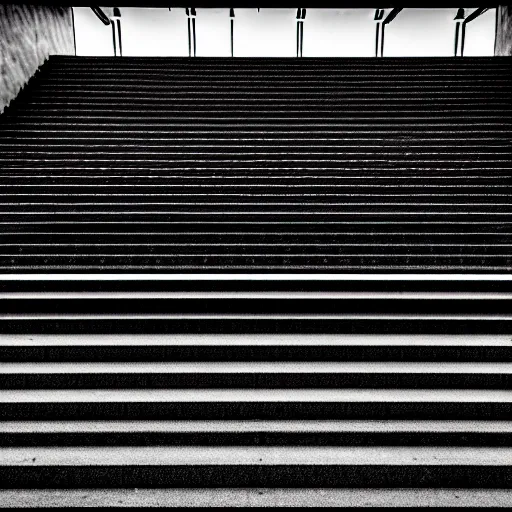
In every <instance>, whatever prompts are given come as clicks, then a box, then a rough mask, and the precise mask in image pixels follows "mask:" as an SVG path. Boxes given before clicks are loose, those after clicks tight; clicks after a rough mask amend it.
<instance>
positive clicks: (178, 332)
mask: <svg viewBox="0 0 512 512" xmlns="http://www.w3.org/2000/svg"><path fill="white" fill-rule="evenodd" d="M511 72H512V59H510V58H458V59H442V58H428V59H426V58H424V59H408V58H400V59H393V58H385V59H327V58H325V59H245V58H237V59H213V58H212V59H201V58H195V59H181V58H75V57H51V58H50V59H49V60H48V61H47V62H46V63H45V64H44V65H43V66H42V67H41V68H40V70H39V71H38V72H37V74H36V75H35V76H34V77H33V78H32V79H31V80H30V82H29V83H28V85H27V86H26V87H25V88H24V90H23V91H22V92H21V93H20V95H19V96H18V98H16V100H14V101H13V102H12V104H11V105H10V106H9V107H8V108H7V109H6V111H5V112H4V114H3V115H1V116H0V188H1V198H0V222H1V228H0V274H1V275H0V361H1V362H0V418H1V421H0V487H1V488H2V489H3V490H1V491H0V500H2V498H4V499H5V500H6V502H7V503H10V501H9V500H12V499H16V498H13V496H14V497H15V496H16V493H18V494H17V496H18V498H17V499H18V500H19V499H20V498H19V492H20V491H19V489H23V493H25V494H24V495H23V496H25V497H26V496H28V495H29V494H27V493H30V492H33V493H36V490H37V489H48V488H50V489H66V492H67V493H71V492H75V491H73V490H78V489H80V490H83V489H84V488H88V489H90V490H91V492H99V491H98V490H99V489H103V490H105V489H106V488H110V489H135V488H141V489H146V490H147V489H154V492H155V493H156V492H157V490H156V489H157V488H165V489H169V488H174V489H175V490H176V491H175V492H178V491H179V490H180V489H181V491H183V492H186V493H189V494H186V495H184V496H185V498H183V500H182V501H181V503H184V502H187V500H189V501H190V499H191V498H190V496H191V494H190V493H193V488H197V489H203V490H204V491H205V492H206V490H207V489H209V491H208V492H209V493H210V494H209V495H208V496H209V497H208V498H204V495H203V497H202V498H201V499H203V503H204V500H206V502H207V504H212V503H214V501H215V493H217V494H218V493H222V492H225V491H226V490H228V489H229V490H230V492H233V493H235V494H231V495H226V494H218V496H220V497H219V498H218V499H219V500H220V501H219V502H222V503H224V504H225V503H226V502H228V501H229V499H232V500H233V499H234V498H233V496H238V498H236V499H235V502H236V500H238V502H239V503H240V499H241V498H240V495H236V492H238V491H237V489H238V490H240V489H248V488H250V489H263V490H261V491H259V492H261V495H262V496H265V495H266V494H265V493H267V491H268V490H269V489H274V491H276V489H281V491H279V492H285V491H286V490H287V491H286V492H288V491H289V492H290V493H291V494H289V496H288V497H287V498H282V495H280V496H281V498H282V499H283V500H284V502H285V503H288V504H303V503H305V500H306V501H307V499H310V500H313V501H312V503H317V504H323V503H327V502H329V500H331V501H330V502H329V503H331V504H332V503H335V504H337V505H339V506H341V505H347V504H364V503H369V502H372V500H373V502H374V503H375V504H381V503H383V502H384V501H386V500H388V501H389V499H391V498H389V495H388V494H386V493H388V492H390V491H391V490H400V491H399V493H398V494H395V495H393V496H394V497H393V498H392V499H391V503H392V504H394V505H400V504H403V503H404V499H405V498H404V496H405V497H406V496H407V492H409V491H407V490H406V489H409V490H413V489H415V490H418V489H419V488H422V489H424V490H425V492H427V495H424V494H415V495H409V497H410V499H411V500H412V501H411V503H413V504H414V503H415V504H422V501H421V499H424V500H425V501H424V502H425V503H430V504H431V503H434V502H433V501H432V500H434V501H435V499H437V498H439V496H440V494H439V492H440V490H441V489H444V490H446V489H454V490H456V492H457V496H455V494H451V495H449V496H448V497H446V496H445V498H446V500H448V501H446V500H445V502H450V500H452V501H456V498H458V497H461V498H464V497H466V498H467V499H470V497H471V496H473V497H474V496H475V494H474V493H480V494H479V495H478V496H480V498H482V499H483V500H484V501H485V503H486V504H489V503H491V502H490V501H489V500H491V501H492V500H495V501H494V502H492V503H491V504H499V503H505V502H506V501H508V503H510V494H506V491H504V490H505V489H510V488H511V487H512V392H511V390H510V389H511V383H512V375H511V374H512V274H511V269H512V223H511V220H512V194H511V192H512V181H511V176H512V155H511V142H512V124H511V120H512V103H511V101H510V97H511V93H512V81H511V78H510V77H511V76H512V74H511ZM312 488H316V489H317V490H323V492H327V490H330V491H329V492H335V493H338V494H334V495H332V494H329V495H327V494H325V493H324V494H318V491H314V492H313V491H311V492H313V494H308V495H303V496H302V498H300V495H298V494H293V492H292V489H297V490H300V489H312ZM93 490H94V491H93ZM185 490H186V491H185ZM181 491H180V492H181ZM56 492H57V491H56ZM80 492H82V491H80ZM169 492H171V491H169ZM247 492H248V491H247ZM276 492H277V491H276ZM315 492H316V493H317V494H315ZM393 492H394V491H393ZM415 492H420V491H415ZM454 492H455V491H454ZM504 492H505V494H503V493H504ZM9 493H11V494H9ZM13 493H14V494H13ZM350 493H352V494H350ZM364 493H367V494H364ZM368 493H370V494H368ZM428 493H430V494H428ZM436 493H437V494H436ZM471 493H473V494H471ZM482 493H483V494H482ZM500 493H502V494H500ZM34 496H36V494H34ZM76 496H77V497H76V499H77V500H78V501H79V500H80V499H81V498H80V496H79V495H76ZM120 496H123V495H122V494H121V495H120ZM154 496H155V495H153V498H151V499H156V498H154ZM172 496H173V494H172V493H171V494H166V495H163V496H162V495H160V498H158V500H161V501H159V502H158V503H160V504H169V502H170V501H169V500H171V498H172ZM174 496H176V495H175V494H174ZM187 496H188V497H187ZM230 496H231V498H230ZM298 496H299V497H298ZM308 496H309V498H307V497H308ZM411 496H412V497H411ZM422 496H423V498H422ZM312 497H313V498H312ZM246 498H247V496H245V498H244V499H246ZM256 498H257V496H256ZM256 498H255V499H256ZM34 499H36V498H34ZM37 499H38V500H39V499H42V498H41V496H39V497H38V498H37ZM131 499H132V500H134V499H135V498H134V497H133V496H132V498H131ZM148 499H150V498H148ZM247 499H248V498H247ZM258 499H259V498H258ZM258 499H256V502H258ZM262 499H263V498H262ZM262 499H260V501H259V502H258V503H261V502H262ZM272 499H274V501H273V502H272ZM276 499H277V498H276V495H274V498H272V497H270V498H269V500H270V502H272V503H275V502H276ZM158 500H157V501H158ZM208 500H210V501H208ZM212 500H213V501H212ZM294 500H295V501H294ZM365 500H366V501H365ZM393 500H394V501H393ZM486 500H487V501H486ZM500 500H501V501H500ZM249 501H250V500H249ZM256 502H255V503H256ZM247 503H248V502H247ZM436 503H437V502H436ZM441 504H443V503H441Z"/></svg>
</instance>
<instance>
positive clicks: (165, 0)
mask: <svg viewBox="0 0 512 512" xmlns="http://www.w3.org/2000/svg"><path fill="white" fill-rule="evenodd" d="M0 4H31V5H55V6H72V7H92V6H93V5H94V4H93V2H91V1H87V0H85V1H84V0H72V1H68V0H29V1H26V2H17V1H15V0H9V1H6V2H2V1H0ZM96 5H97V4H96ZM498 5H499V3H496V2H469V3H468V2H464V4H463V5H461V4H460V3H454V2H435V1H423V2H418V1H416V2H405V1H403V2H390V1H385V2H379V1H378V0H373V1H357V0H343V1H338V2H333V1H332V0H331V1H329V0H119V1H118V2H109V3H101V4H100V6H102V7H166V8H167V7H208V8H214V7H239V8H242V7H246V8H247V7H254V8H257V7H262V8H270V7H274V8H278V7H281V8H284V7H292V8H296V7H306V8H308V7H309V8H315V9H318V8H321V9H326V8H331V9H334V8H338V9H342V8H351V9H356V8H360V9H374V8H379V9H386V8H391V7H406V8H407V7H416V8H456V7H467V8H473V7H497V6H498Z"/></svg>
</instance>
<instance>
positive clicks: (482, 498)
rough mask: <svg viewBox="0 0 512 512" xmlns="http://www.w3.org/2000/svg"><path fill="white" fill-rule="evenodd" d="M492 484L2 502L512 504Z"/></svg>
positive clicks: (29, 497) (4, 502) (114, 493)
mask: <svg viewBox="0 0 512 512" xmlns="http://www.w3.org/2000/svg"><path fill="white" fill-rule="evenodd" d="M511 503H512V491H510V490H501V489H498V490H488V489H470V490H468V489H197V490H196V489H114V490H109V489H77V490H53V489H45V490H23V489H20V490H0V507H33V506H37V507H64V506H67V507H102V506H116V507H136V506H143V507H221V506H224V507H257V506H263V507H265V506H267V507H276V506H277V507H298V506H304V507H315V506H318V507H376V506H380V507H439V506H445V507H461V506H464V507H466V506H473V507H489V506H495V507H509V506H510V504H511Z"/></svg>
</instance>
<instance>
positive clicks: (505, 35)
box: [494, 5, 512, 56]
mask: <svg viewBox="0 0 512 512" xmlns="http://www.w3.org/2000/svg"><path fill="white" fill-rule="evenodd" d="M496 21H497V23H496V48H495V50H494V54H495V55H509V56H510V55H512V5H508V6H507V5H502V6H501V7H498V17H497V20H496Z"/></svg>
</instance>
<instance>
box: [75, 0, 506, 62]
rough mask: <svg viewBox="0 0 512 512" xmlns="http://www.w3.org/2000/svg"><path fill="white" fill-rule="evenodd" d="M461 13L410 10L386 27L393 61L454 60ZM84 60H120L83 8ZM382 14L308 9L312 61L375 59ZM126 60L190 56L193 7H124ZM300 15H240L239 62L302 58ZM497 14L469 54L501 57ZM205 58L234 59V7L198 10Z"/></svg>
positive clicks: (480, 26)
mask: <svg viewBox="0 0 512 512" xmlns="http://www.w3.org/2000/svg"><path fill="white" fill-rule="evenodd" d="M456 12H457V9H404V10H403V11H402V12H401V13H400V14H399V15H398V17H397V18H396V19H395V20H394V21H393V22H392V23H391V24H389V25H388V26H387V27H386V38H385V49H384V55H385V56H400V57H406V56H452V55H453V46H454V22H453V18H454V17H455V14H456ZM74 13H75V33H76V47H77V55H112V54H113V49H112V32H111V29H110V27H109V26H105V25H103V24H102V23H101V22H100V20H99V19H98V18H96V16H95V15H94V13H93V12H92V11H91V9H90V8H88V7H75V8H74ZM374 13H375V10H374V9H308V10H307V16H306V22H305V24H304V52H303V55H304V56H305V57H313V56H331V57H355V56H361V57H373V56H374V52H375V22H374V21H373V17H374ZM121 15H122V18H121V21H122V43H123V55H124V56H188V35H187V34H188V32H187V17H186V15H185V9H177V8H173V9H172V11H170V12H169V10H168V9H146V8H144V9H141V8H128V7H125V8H121ZM295 15H296V9H261V10H260V12H259V13H258V10H257V9H235V30H234V49H235V57H249V56H254V57H257V56H261V57H294V56H295V54H296V53H295V52H296V39H295V38H296V21H295ZM495 16H496V12H495V9H491V10H489V11H488V12H486V13H485V14H484V15H482V16H481V17H479V18H477V19H476V20H474V21H472V22H471V23H469V24H468V25H467V32H466V45H465V51H464V54H465V56H491V55H493V54H494V31H495ZM196 36H197V55H198V56H204V57H207V56H208V57H209V56H212V57H214V56H218V57H228V56H230V23H229V10H228V9H197V19H196Z"/></svg>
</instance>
